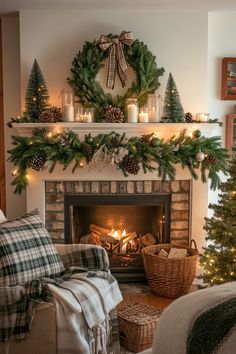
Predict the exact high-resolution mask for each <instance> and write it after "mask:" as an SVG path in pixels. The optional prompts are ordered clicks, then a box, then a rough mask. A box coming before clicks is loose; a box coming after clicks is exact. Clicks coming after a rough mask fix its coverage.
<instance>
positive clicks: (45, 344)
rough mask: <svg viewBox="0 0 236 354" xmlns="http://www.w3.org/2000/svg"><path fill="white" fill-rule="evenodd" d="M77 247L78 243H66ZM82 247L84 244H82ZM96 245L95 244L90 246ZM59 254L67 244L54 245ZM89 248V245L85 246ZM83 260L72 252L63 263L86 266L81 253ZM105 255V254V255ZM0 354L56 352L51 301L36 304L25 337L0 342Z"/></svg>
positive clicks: (54, 325)
mask: <svg viewBox="0 0 236 354" xmlns="http://www.w3.org/2000/svg"><path fill="white" fill-rule="evenodd" d="M73 246H74V248H76V249H78V248H79V245H68V247H73ZM83 247H84V245H83ZM92 247H96V246H92ZM56 248H57V250H58V252H59V254H60V255H61V257H62V261H63V260H64V259H63V254H64V253H65V252H67V250H66V248H67V245H56ZM87 248H88V249H89V248H90V249H91V246H88V247H87ZM83 256H84V257H83V260H82V259H80V260H78V258H77V259H76V257H78V254H77V256H76V257H75V258H74V256H73V254H71V257H70V259H69V262H70V264H69V263H68V257H66V260H67V263H66V264H65V263H64V265H65V266H66V267H68V266H75V265H76V264H75V263H76V261H77V263H80V264H77V265H78V266H80V267H81V266H83V262H85V263H86V264H85V266H88V264H89V262H90V261H91V260H89V259H86V257H85V254H83ZM106 257H107V256H106ZM104 262H105V263H106V264H109V263H108V262H109V261H108V257H107V259H105V260H104ZM0 320H1V319H0ZM0 354H57V328H56V308H55V305H54V304H53V303H43V304H38V305H37V306H36V311H35V316H34V319H33V323H32V327H31V331H30V334H29V336H28V338H27V339H25V340H23V341H20V342H11V343H6V344H5V343H1V342H0Z"/></svg>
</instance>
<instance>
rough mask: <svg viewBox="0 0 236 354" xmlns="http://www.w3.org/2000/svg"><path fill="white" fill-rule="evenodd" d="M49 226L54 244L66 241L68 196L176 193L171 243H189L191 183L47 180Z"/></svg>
mask: <svg viewBox="0 0 236 354" xmlns="http://www.w3.org/2000/svg"><path fill="white" fill-rule="evenodd" d="M45 183H46V188H45V191H46V198H45V200H46V208H45V210H46V217H45V220H46V227H47V229H48V231H49V233H50V235H51V237H52V238H53V240H54V242H57V243H58V242H64V195H65V194H91V195H93V194H140V193H144V194H158V193H170V194H172V204H171V231H170V239H171V242H179V243H182V244H188V242H189V236H190V235H189V229H190V227H189V226H190V190H191V183H190V180H184V181H164V182H161V181H79V182H78V181H46V182H45Z"/></svg>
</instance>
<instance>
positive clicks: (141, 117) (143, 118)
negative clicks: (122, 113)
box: [138, 111, 148, 123]
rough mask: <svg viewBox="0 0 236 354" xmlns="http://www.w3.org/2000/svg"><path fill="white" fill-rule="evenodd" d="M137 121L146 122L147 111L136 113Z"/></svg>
mask: <svg viewBox="0 0 236 354" xmlns="http://www.w3.org/2000/svg"><path fill="white" fill-rule="evenodd" d="M138 120H139V123H148V113H146V112H144V111H141V112H140V113H139V115H138Z"/></svg>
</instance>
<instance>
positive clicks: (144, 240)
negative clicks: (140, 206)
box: [80, 224, 157, 254]
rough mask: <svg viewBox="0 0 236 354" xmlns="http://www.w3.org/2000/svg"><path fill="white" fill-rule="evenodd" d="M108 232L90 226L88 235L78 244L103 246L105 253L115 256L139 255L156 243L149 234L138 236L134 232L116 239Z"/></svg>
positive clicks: (95, 226)
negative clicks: (114, 254) (145, 248)
mask: <svg viewBox="0 0 236 354" xmlns="http://www.w3.org/2000/svg"><path fill="white" fill-rule="evenodd" d="M110 232H111V230H110V229H107V228H104V227H101V226H98V225H95V224H90V225H89V233H88V234H87V235H84V236H82V237H81V238H80V243H87V244H92V245H98V246H103V247H104V248H105V249H106V250H107V251H109V252H111V253H116V254H124V253H126V254H127V253H140V252H141V249H142V248H143V247H146V246H151V245H155V244H156V243H157V241H156V238H155V237H154V236H153V235H152V234H150V233H147V234H146V235H143V236H138V235H137V233H136V232H130V233H127V234H126V235H125V236H122V237H121V238H120V239H117V238H115V237H113V236H111V234H110Z"/></svg>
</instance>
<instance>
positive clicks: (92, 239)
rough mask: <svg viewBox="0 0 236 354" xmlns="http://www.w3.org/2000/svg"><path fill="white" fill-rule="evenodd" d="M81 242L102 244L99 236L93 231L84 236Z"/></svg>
mask: <svg viewBox="0 0 236 354" xmlns="http://www.w3.org/2000/svg"><path fill="white" fill-rule="evenodd" d="M79 242H80V243H83V244H89V245H97V246H101V245H102V242H101V241H100V239H99V236H98V235H97V234H95V233H93V232H90V233H89V234H87V235H84V236H82V237H81V238H80V241H79Z"/></svg>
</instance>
